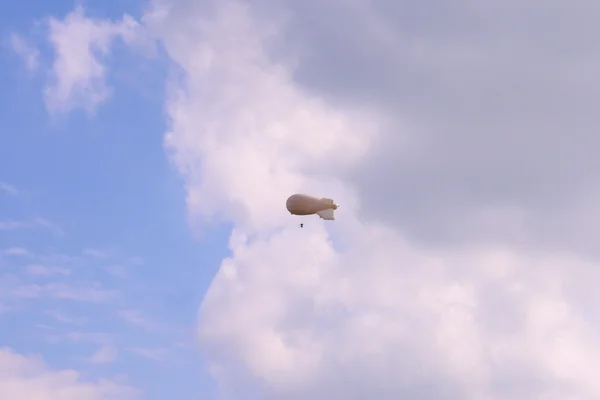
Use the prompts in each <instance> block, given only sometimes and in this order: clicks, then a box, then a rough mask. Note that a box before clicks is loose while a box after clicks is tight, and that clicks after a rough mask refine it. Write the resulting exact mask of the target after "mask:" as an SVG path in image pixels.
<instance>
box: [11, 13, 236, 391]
mask: <svg viewBox="0 0 600 400" xmlns="http://www.w3.org/2000/svg"><path fill="white" fill-rule="evenodd" d="M85 6H86V11H87V14H88V15H91V16H94V17H111V18H112V17H117V16H120V15H121V14H123V13H124V12H127V13H130V14H132V15H134V16H135V15H138V14H139V13H140V11H141V9H140V6H141V3H140V2H134V1H127V2H115V1H106V2H104V1H103V2H91V3H86V4H85ZM73 7H74V4H73V3H72V2H69V1H54V2H42V1H39V2H27V3H11V5H10V6H8V7H4V12H3V13H2V15H1V16H0V26H2V27H3V28H2V31H1V32H0V34H1V35H2V42H3V44H4V46H3V47H2V51H1V52H0V81H1V82H2V88H3V90H2V92H1V93H0V104H1V107H0V119H1V120H2V121H3V129H2V133H0V182H2V183H3V187H4V190H3V191H2V192H0V226H1V224H2V222H4V225H5V226H4V229H0V251H3V252H4V253H3V254H2V256H1V258H0V260H1V261H0V262H1V264H0V274H1V275H0V276H1V278H0V280H1V281H2V282H3V286H4V288H3V289H2V291H3V295H2V296H1V297H0V299H1V301H0V304H2V305H3V306H5V307H6V308H7V309H6V310H5V311H4V312H3V313H2V314H0V321H1V322H0V326H2V329H0V346H8V347H11V348H13V349H14V350H16V351H17V352H19V353H25V354H27V353H39V354H41V355H43V357H44V358H45V359H46V360H47V361H48V363H49V364H50V365H51V366H52V367H56V368H60V369H64V368H74V369H77V370H79V371H81V372H82V373H84V374H85V376H88V377H90V378H94V379H97V378H100V377H111V376H118V375H121V374H126V375H127V378H128V381H129V382H130V383H131V384H133V385H134V386H137V387H139V388H141V389H142V390H144V391H145V393H146V394H145V395H144V398H147V399H162V398H166V396H174V397H175V398H179V399H187V398H190V399H191V398H197V393H199V392H203V391H204V390H211V387H212V383H211V381H210V379H209V378H207V377H206V376H202V368H201V367H202V359H201V358H200V356H199V353H198V352H197V351H196V349H195V343H194V341H195V326H196V319H197V310H198V306H199V304H200V302H201V299H202V295H203V292H204V291H205V290H206V289H207V287H208V285H209V283H210V280H211V278H212V276H213V275H214V273H215V271H216V270H217V268H218V265H219V262H220V259H222V258H223V256H224V255H226V254H227V234H228V232H227V231H226V230H224V229H220V228H218V227H217V228H212V229H209V230H208V231H206V232H203V235H202V237H201V238H198V237H194V235H193V232H192V231H191V230H190V227H189V224H188V221H187V216H186V209H185V192H184V189H183V186H182V182H181V180H180V179H179V178H178V177H177V175H176V174H175V172H174V171H173V170H172V168H171V167H170V165H169V163H168V160H167V158H166V155H165V152H164V149H163V135H164V131H165V123H164V112H163V92H164V85H165V73H166V65H165V64H166V63H164V62H161V61H160V59H159V60H153V61H147V62H146V61H141V60H139V59H135V57H132V56H129V55H128V54H126V53H125V52H122V53H120V52H119V51H116V52H113V54H112V55H111V56H110V57H109V59H108V68H109V74H108V75H107V81H108V84H109V85H110V86H112V87H113V88H114V93H113V95H112V97H111V99H110V101H108V102H106V103H104V104H102V105H101V106H100V107H99V108H98V109H97V110H96V112H95V113H94V114H93V115H92V116H88V115H86V114H85V113H84V112H82V111H77V110H76V111H74V112H71V113H69V114H66V115H61V116H59V117H53V116H51V115H49V114H48V112H46V109H45V106H44V99H43V87H44V84H45V81H44V75H43V74H44V73H45V72H44V69H43V68H44V65H46V66H47V65H49V63H50V62H51V60H52V57H53V54H52V52H51V49H50V48H49V47H48V44H47V43H44V42H43V35H41V36H40V35H39V33H40V32H41V33H43V30H41V31H40V28H35V24H36V23H39V21H41V20H42V19H43V18H46V17H48V16H54V17H56V18H59V19H60V18H63V17H64V15H65V14H66V13H67V12H69V11H70V10H72V9H73ZM34 28H35V30H36V32H35V34H36V36H37V37H38V39H40V41H39V42H37V43H35V44H36V45H38V46H40V48H41V49H42V52H41V57H40V63H41V65H42V68H41V74H37V75H33V74H32V73H30V72H29V71H27V70H26V69H25V68H24V63H23V60H22V59H21V58H20V57H19V56H17V55H16V54H15V53H14V52H13V51H12V49H11V47H10V46H9V45H8V38H9V36H10V34H11V33H14V32H16V33H19V34H25V35H29V34H30V32H32V29H34ZM142 63H143V65H142V68H141V69H142V73H141V75H136V74H138V73H139V68H140V64H142ZM113 71H115V73H112V72H113ZM140 76H141V77H140ZM140 88H141V89H143V90H140ZM13 189H14V190H13ZM10 222H14V224H12V226H7V225H10ZM17 224H23V226H15V225H17ZM17 249H23V251H21V252H20V251H18V250H17ZM25 251H26V252H27V254H20V253H24V252H25ZM11 253H13V254H11ZM45 285H46V286H45ZM93 288H96V289H98V290H99V292H98V297H99V298H92V299H85V297H90V296H91V297H95V296H93V295H92V294H93V293H96V292H94V291H93V290H92V289H93ZM72 292H80V293H79V295H77V296H76V297H77V298H75V299H65V298H63V297H65V296H71V295H73V293H72ZM105 292H106V293H105ZM69 293H70V294H69ZM104 294H106V298H105V296H104ZM81 297H83V298H81ZM103 346H108V347H110V348H111V349H113V348H114V350H116V356H115V357H109V358H114V360H110V362H106V363H94V362H92V361H90V360H89V358H90V357H91V356H92V355H93V354H94V353H95V352H96V351H98V350H99V349H100V348H102V347H103ZM108 347H107V348H108ZM136 348H143V350H142V351H138V352H137V353H136V350H135V349H136ZM144 349H145V350H147V351H144ZM112 351H113V350H111V352H112Z"/></svg>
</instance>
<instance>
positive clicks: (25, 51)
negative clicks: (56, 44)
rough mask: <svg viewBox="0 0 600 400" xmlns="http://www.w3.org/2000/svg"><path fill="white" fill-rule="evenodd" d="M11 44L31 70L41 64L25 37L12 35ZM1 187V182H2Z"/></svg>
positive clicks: (34, 69)
mask: <svg viewBox="0 0 600 400" xmlns="http://www.w3.org/2000/svg"><path fill="white" fill-rule="evenodd" d="M10 45H11V47H12V49H13V51H14V52H15V53H17V54H18V55H19V56H20V57H22V58H23V61H24V62H25V67H26V68H27V70H28V71H29V72H34V71H36V70H37V68H38V66H39V58H40V52H39V51H38V50H37V49H36V48H35V47H33V46H32V45H31V44H29V43H27V41H26V40H25V39H23V38H22V37H21V36H19V35H17V34H14V33H13V34H11V35H10ZM0 187H1V184H0Z"/></svg>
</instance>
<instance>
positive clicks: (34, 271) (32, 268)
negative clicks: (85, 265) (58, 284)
mask: <svg viewBox="0 0 600 400" xmlns="http://www.w3.org/2000/svg"><path fill="white" fill-rule="evenodd" d="M27 273H28V274H29V275H32V276H44V277H49V276H55V275H62V276H69V275H71V270H69V269H68V268H61V267H46V266H43V265H38V264H33V265H28V266H27Z"/></svg>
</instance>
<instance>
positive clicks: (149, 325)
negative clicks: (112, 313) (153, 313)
mask: <svg viewBox="0 0 600 400" xmlns="http://www.w3.org/2000/svg"><path fill="white" fill-rule="evenodd" d="M117 314H118V315H119V317H121V318H123V320H125V321H126V322H127V323H129V324H131V325H134V326H138V327H140V328H144V329H147V330H153V329H155V328H156V326H155V324H154V323H153V322H152V321H151V320H149V319H148V318H146V317H144V316H143V315H142V314H141V313H140V312H139V311H138V310H132V309H125V310H119V311H118V313H117Z"/></svg>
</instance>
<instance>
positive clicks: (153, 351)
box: [128, 347, 167, 360]
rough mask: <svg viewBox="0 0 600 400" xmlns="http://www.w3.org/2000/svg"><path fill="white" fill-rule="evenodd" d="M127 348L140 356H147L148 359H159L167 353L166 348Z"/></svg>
mask: <svg viewBox="0 0 600 400" xmlns="http://www.w3.org/2000/svg"><path fill="white" fill-rule="evenodd" d="M128 350H129V351H130V352H132V353H134V354H137V355H138V356H140V357H144V358H148V359H150V360H161V359H163V358H164V357H165V356H166V355H167V350H166V349H161V348H151V347H133V348H130V349H128Z"/></svg>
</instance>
